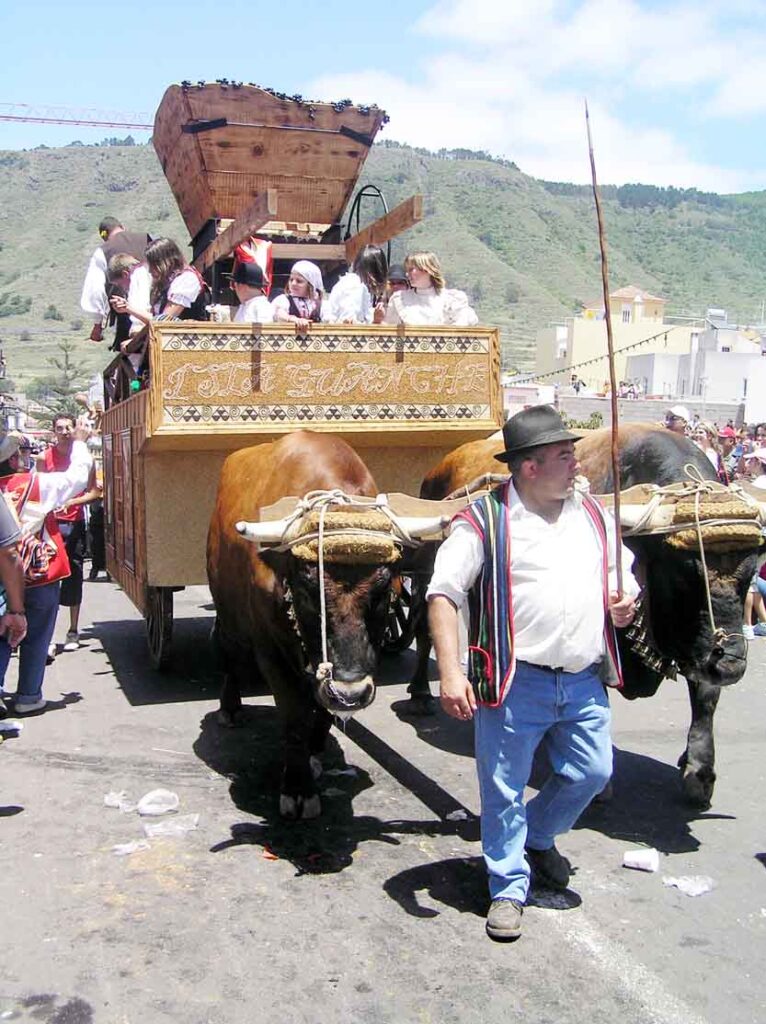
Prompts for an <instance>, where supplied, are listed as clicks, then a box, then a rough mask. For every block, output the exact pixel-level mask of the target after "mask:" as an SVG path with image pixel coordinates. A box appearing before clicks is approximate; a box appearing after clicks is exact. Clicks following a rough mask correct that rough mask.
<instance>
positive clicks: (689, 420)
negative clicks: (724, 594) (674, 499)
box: [665, 405, 766, 640]
mask: <svg viewBox="0 0 766 1024" xmlns="http://www.w3.org/2000/svg"><path fill="white" fill-rule="evenodd" d="M665 426H666V427H667V428H668V429H669V430H672V431H673V432H674V433H676V434H682V435H684V436H686V437H689V438H691V440H692V441H693V442H694V443H695V444H696V445H697V447H698V448H700V449H701V450H702V451H703V452H704V453H705V455H706V456H707V457H708V459H709V460H710V463H711V465H712V466H713V469H714V470H715V471H716V475H717V477H718V479H719V481H720V482H721V483H722V484H725V485H728V484H731V483H735V482H746V483H747V484H748V485H749V486H751V487H755V488H756V489H757V490H766V423H755V424H751V425H746V426H743V427H740V428H739V429H736V428H735V427H734V424H733V423H732V422H731V421H729V422H728V423H727V424H726V425H725V426H723V427H718V426H716V425H715V424H714V423H708V422H706V421H705V420H701V419H700V418H699V416H697V415H694V416H692V414H691V413H690V412H689V410H688V409H687V407H686V406H685V405H674V406H672V407H671V408H670V409H668V411H667V413H666V415H665ZM765 598H766V562H764V563H763V564H762V565H761V566H760V568H759V569H758V572H757V573H756V574H755V576H754V577H753V578H752V580H751V581H750V587H749V589H748V593H747V597H746V599H745V614H744V622H743V624H742V632H743V634H744V636H745V639H746V640H755V638H756V637H759V636H766V601H765V600H764V599H765Z"/></svg>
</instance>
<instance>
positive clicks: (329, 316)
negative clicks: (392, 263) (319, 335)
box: [322, 245, 388, 324]
mask: <svg viewBox="0 0 766 1024" xmlns="http://www.w3.org/2000/svg"><path fill="white" fill-rule="evenodd" d="M387 273H388V260H387V259H386V254H385V253H384V252H383V250H382V249H380V248H379V247H378V246H377V245H366V246H365V247H364V248H363V249H362V250H361V251H360V252H358V253H357V256H356V259H355V260H354V265H353V267H352V268H351V270H350V271H349V272H348V273H347V274H344V275H343V277H342V278H341V279H340V281H338V283H337V284H336V285H335V287H334V288H333V290H332V291H331V292H330V295H329V298H328V299H327V302H326V303H325V304H324V307H323V308H322V319H323V320H324V321H326V322H327V323H331V324H371V323H372V321H373V315H374V313H375V311H376V310H377V309H378V308H380V313H381V317H380V319H382V314H383V307H382V306H381V305H380V303H381V301H382V299H383V295H384V293H385V290H386V274H387Z"/></svg>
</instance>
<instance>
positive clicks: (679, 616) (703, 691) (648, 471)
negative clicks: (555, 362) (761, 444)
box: [410, 424, 756, 807]
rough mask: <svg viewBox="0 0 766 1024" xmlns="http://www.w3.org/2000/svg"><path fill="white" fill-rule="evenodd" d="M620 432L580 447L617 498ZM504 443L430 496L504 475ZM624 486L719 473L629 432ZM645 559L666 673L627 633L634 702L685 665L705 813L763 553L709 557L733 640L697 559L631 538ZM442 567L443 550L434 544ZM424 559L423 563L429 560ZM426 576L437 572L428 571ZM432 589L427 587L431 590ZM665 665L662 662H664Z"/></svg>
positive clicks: (696, 790) (467, 451)
mask: <svg viewBox="0 0 766 1024" xmlns="http://www.w3.org/2000/svg"><path fill="white" fill-rule="evenodd" d="M610 445H611V432H610V431H609V430H599V431H594V432H593V433H592V434H589V435H587V436H586V437H584V438H583V439H582V440H581V441H579V442H578V443H577V454H578V456H579V458H580V463H581V471H582V473H583V475H585V476H587V477H588V479H589V480H590V484H591V490H592V492H593V493H596V494H598V493H601V494H608V493H611V492H612V491H613V490H614V480H613V475H612V472H611V465H610ZM501 448H502V443H500V442H498V441H496V440H487V441H474V442H471V443H470V444H466V445H462V446H461V447H460V448H457V449H455V451H453V452H451V453H450V454H449V455H448V456H446V458H445V459H444V460H443V461H442V462H441V463H440V464H439V465H438V466H436V467H435V468H434V469H433V470H432V471H431V472H430V473H429V474H428V476H427V477H426V478H425V480H424V481H423V485H422V487H421V496H422V497H428V498H431V499H439V498H444V497H447V495H450V494H453V493H454V492H455V491H457V490H458V489H459V488H461V487H465V486H466V485H467V484H469V482H470V481H474V480H476V479H477V478H479V477H481V476H482V474H485V473H487V474H488V473H497V472H498V468H499V469H500V471H502V466H501V464H500V463H498V462H496V461H495V459H494V455H495V454H496V453H497V452H498V451H500V450H501ZM619 452H620V454H619V458H620V488H621V489H626V488H628V487H632V486H633V485H635V484H639V483H654V484H659V485H661V486H664V485H666V484H670V483H676V482H678V481H681V480H685V479H687V477H686V475H685V466H687V465H692V466H695V467H696V468H697V469H698V471H699V473H700V475H701V476H702V477H703V479H706V480H714V479H715V472H714V470H713V467H712V465H711V463H710V462H709V460H708V459H707V457H706V456H705V454H704V453H703V452H701V451H700V449H699V448H697V446H696V445H695V444H693V443H692V442H691V441H690V440H688V439H687V438H684V437H680V436H679V435H677V434H674V433H672V432H671V431H669V430H667V429H665V428H664V427H655V426H651V425H649V424H630V425H626V426H623V427H621V428H620V436H619ZM626 543H627V545H628V546H629V547H630V548H631V550H632V551H634V552H635V554H636V573H637V575H638V576H639V577H640V578H641V579H642V580H643V581H645V597H644V601H645V604H644V614H645V616H646V621H647V624H648V633H649V640H650V642H651V645H652V646H653V648H654V650H655V651H656V653H657V655H658V662H661V663H662V667H661V668H657V667H651V666H650V665H648V664H646V663H645V660H643V659H642V658H640V657H638V655H637V653H636V651H635V650H634V645H633V644H632V641H631V639H629V636H628V633H627V632H626V631H618V639H619V643H620V653H621V655H622V661H623V674H624V678H625V688H624V690H623V691H622V693H623V696H625V697H626V698H628V699H634V698H636V697H648V696H651V695H652V694H654V693H655V692H656V691H657V688H658V687H659V685H660V683H661V682H662V680H663V678H665V675H666V673H667V672H668V671H672V669H673V667H674V666H677V667H678V669H679V670H680V672H681V673H682V674H683V675H684V676H685V677H686V681H687V686H688V689H689V699H690V702H691V712H692V721H691V727H690V729H689V734H688V738H687V746H686V749H685V751H684V753H683V754H682V755H681V758H680V760H679V767H680V768H681V772H682V782H683V788H684V791H685V793H686V796H687V798H688V799H689V800H690V801H691V802H693V803H694V804H696V805H699V806H702V807H706V806H708V805H709V804H710V799H711V797H712V793H713V787H714V783H715V771H714V761H715V751H714V743H713V716H714V713H715V708H716V705H717V703H718V699H719V696H720V688H721V687H722V686H726V685H729V684H731V683H735V682H737V681H738V680H739V679H741V677H742V675H743V674H744V671H745V668H746V642H745V640H744V638H743V636H742V619H743V610H744V600H745V595H746V593H747V588H748V584H749V581H750V578H751V577H752V574H753V572H754V569H755V561H756V550H755V548H754V547H753V548H748V549H744V550H737V551H734V552H728V553H725V554H722V553H716V552H710V553H709V554H707V563H708V579H709V581H710V589H711V598H712V605H713V613H714V617H715V624H716V627H717V629H719V630H722V631H723V633H724V634H725V635H726V639H725V640H724V641H723V642H720V641H719V640H717V639H716V637H715V636H714V635H713V631H712V629H711V624H710V620H709V616H708V613H707V602H706V597H705V590H704V573H703V569H702V564H701V559H700V556H699V554H698V553H697V552H695V551H680V550H678V549H676V548H673V547H671V546H670V545H669V544H668V543H667V542H666V541H665V540H663V539H662V537H654V536H642V537H636V538H631V539H627V540H626ZM428 547H429V549H430V559H431V560H430V568H431V569H432V568H433V557H434V554H435V545H429V546H428ZM425 555H426V552H425V551H423V552H422V554H421V558H423V559H424V558H425ZM421 568H422V569H423V571H424V572H425V573H426V575H427V571H428V565H425V564H424V565H421ZM422 590H424V588H422ZM429 652H430V641H429V639H428V636H427V625H426V624H423V625H422V626H421V629H420V632H419V634H418V665H417V668H416V673H415V676H414V677H413V680H412V682H411V684H410V689H411V691H412V692H413V693H416V694H419V695H421V698H422V694H423V693H424V690H425V692H426V693H427V692H428V675H427V672H428V655H429ZM655 666H656V663H655Z"/></svg>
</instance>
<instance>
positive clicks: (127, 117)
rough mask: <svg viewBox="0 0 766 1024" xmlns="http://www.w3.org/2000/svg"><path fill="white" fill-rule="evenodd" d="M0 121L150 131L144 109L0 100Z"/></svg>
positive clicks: (151, 126) (148, 116)
mask: <svg viewBox="0 0 766 1024" xmlns="http://www.w3.org/2000/svg"><path fill="white" fill-rule="evenodd" d="M0 121H16V122H26V123H28V124H78V125H86V126H88V127H91V128H129V129H130V130H131V131H152V129H153V128H154V125H153V124H152V123H151V115H150V114H147V113H146V112H143V111H142V112H140V113H124V112H123V111H116V110H97V109H95V108H94V107H79V108H74V107H57V106H48V105H38V106H32V105H31V104H29V103H0Z"/></svg>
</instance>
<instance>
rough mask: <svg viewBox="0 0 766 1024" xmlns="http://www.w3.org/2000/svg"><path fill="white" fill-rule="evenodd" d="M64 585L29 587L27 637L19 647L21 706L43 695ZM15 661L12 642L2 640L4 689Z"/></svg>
mask: <svg viewBox="0 0 766 1024" xmlns="http://www.w3.org/2000/svg"><path fill="white" fill-rule="evenodd" d="M60 590H61V583H60V582H58V581H57V582H56V583H44V584H43V585H42V586H40V587H27V589H26V590H25V591H24V609H25V611H26V613H27V635H26V636H25V637H24V639H23V640H22V641H21V643H20V644H19V685H18V690H17V692H16V703H17V704H32V703H33V702H34V701H36V700H40V699H41V698H42V695H43V676H44V675H45V660H46V658H47V657H48V645H49V644H50V642H51V638H52V637H53V630H54V629H55V628H56V615H57V613H58V608H59V591H60ZM10 658H11V648H10V647H9V646H8V641H7V640H5V639H4V638H2V639H0V689H2V690H4V689H5V673H6V672H7V670H8V662H9V661H10Z"/></svg>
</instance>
